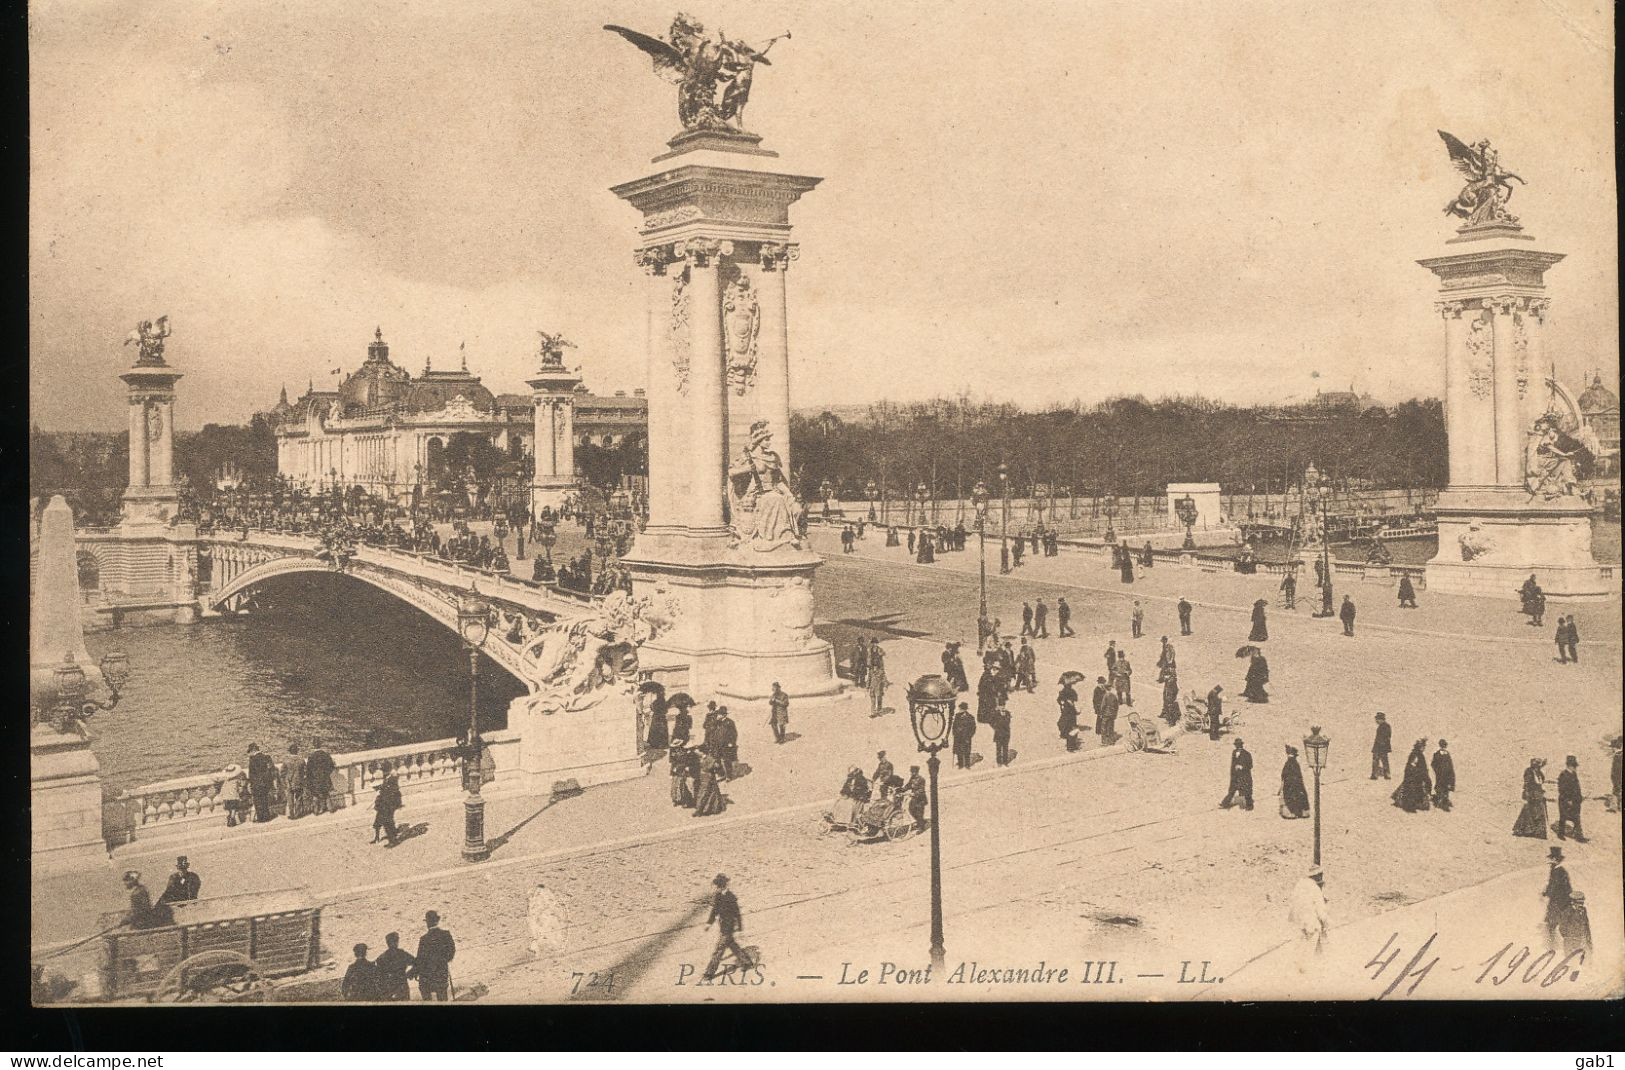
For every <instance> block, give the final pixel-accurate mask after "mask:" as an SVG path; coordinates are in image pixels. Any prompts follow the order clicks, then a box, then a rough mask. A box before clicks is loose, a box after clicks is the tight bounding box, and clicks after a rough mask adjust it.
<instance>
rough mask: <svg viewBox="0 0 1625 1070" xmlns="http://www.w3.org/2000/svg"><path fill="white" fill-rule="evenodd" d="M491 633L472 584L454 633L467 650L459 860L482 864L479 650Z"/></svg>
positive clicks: (484, 852)
mask: <svg viewBox="0 0 1625 1070" xmlns="http://www.w3.org/2000/svg"><path fill="white" fill-rule="evenodd" d="M490 631H491V618H490V609H489V608H488V607H487V606H486V604H485V603H484V602H483V601H481V600H480V597H479V591H478V590H476V589H475V587H474V584H473V581H470V582H469V585H468V591H467V592H466V593H465V594H464V595H463V597H462V598H460V599H458V601H457V633H458V634H459V635H461V636H462V637H463V643H464V645H465V646H467V647H468V744H467V746H466V747H465V748H464V749H463V787H464V788H465V789H467V792H468V794H467V795H466V796H465V797H464V799H463V861H465V862H483V861H485V860H486V859H487V858H490V857H491V848H490V847H488V846H487V845H486V843H485V799H484V797H482V796H481V795H480V758H481V751H482V750H483V749H484V748H483V746H482V745H481V743H480V729H479V690H478V689H479V677H478V675H477V673H478V670H479V659H480V647H482V646H484V645H485V640H486V637H487V636H488V635H489V634H490Z"/></svg>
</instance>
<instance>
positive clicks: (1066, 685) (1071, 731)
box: [1055, 672, 1089, 751]
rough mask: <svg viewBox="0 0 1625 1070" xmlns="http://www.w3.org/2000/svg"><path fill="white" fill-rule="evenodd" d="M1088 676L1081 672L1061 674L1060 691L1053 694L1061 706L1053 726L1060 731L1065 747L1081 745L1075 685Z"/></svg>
mask: <svg viewBox="0 0 1625 1070" xmlns="http://www.w3.org/2000/svg"><path fill="white" fill-rule="evenodd" d="M1088 679H1089V678H1088V677H1087V676H1085V675H1084V674H1083V673H1081V672H1066V673H1062V674H1061V680H1060V685H1061V692H1060V694H1058V695H1056V696H1055V701H1056V703H1057V704H1058V705H1059V706H1060V708H1061V715H1060V717H1059V718H1057V719H1056V722H1055V728H1056V730H1057V731H1059V732H1060V734H1061V738H1062V739H1063V740H1065V741H1066V749H1067V750H1069V751H1075V750H1077V749H1078V748H1079V747H1081V746H1083V743H1082V741H1081V740H1080V739H1079V738H1078V692H1077V690H1076V685H1077V684H1078V682H1079V681H1085V682H1087V681H1088Z"/></svg>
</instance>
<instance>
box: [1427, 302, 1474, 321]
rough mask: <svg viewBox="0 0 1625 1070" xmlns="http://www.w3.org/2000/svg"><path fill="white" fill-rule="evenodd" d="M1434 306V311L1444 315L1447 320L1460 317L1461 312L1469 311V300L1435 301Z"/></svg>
mask: <svg viewBox="0 0 1625 1070" xmlns="http://www.w3.org/2000/svg"><path fill="white" fill-rule="evenodd" d="M1433 308H1434V311H1436V312H1438V313H1439V315H1441V316H1443V317H1444V318H1445V319H1447V320H1454V319H1460V318H1461V314H1462V313H1463V312H1465V311H1467V302H1466V301H1435V302H1433Z"/></svg>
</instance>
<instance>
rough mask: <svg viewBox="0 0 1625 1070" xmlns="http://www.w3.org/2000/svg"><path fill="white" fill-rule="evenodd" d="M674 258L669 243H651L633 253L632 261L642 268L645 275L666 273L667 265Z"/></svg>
mask: <svg viewBox="0 0 1625 1070" xmlns="http://www.w3.org/2000/svg"><path fill="white" fill-rule="evenodd" d="M674 259H675V257H673V256H672V252H671V246H669V245H651V246H648V247H647V248H643V249H638V250H635V251H634V252H633V253H632V262H633V263H635V264H636V265H637V266H638V267H640V268H642V269H643V273H644V274H645V275H664V274H665V273H666V265H667V264H669V263H671V262H672V260H674Z"/></svg>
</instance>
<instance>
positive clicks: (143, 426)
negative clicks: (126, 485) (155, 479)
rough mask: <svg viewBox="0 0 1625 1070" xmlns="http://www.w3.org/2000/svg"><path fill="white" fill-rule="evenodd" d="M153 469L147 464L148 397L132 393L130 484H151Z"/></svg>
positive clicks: (137, 485)
mask: <svg viewBox="0 0 1625 1070" xmlns="http://www.w3.org/2000/svg"><path fill="white" fill-rule="evenodd" d="M150 473H151V469H150V468H149V467H148V465H147V399H146V397H145V396H144V395H141V394H132V395H130V486H132V487H145V486H149V485H150V484H151V475H150Z"/></svg>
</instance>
